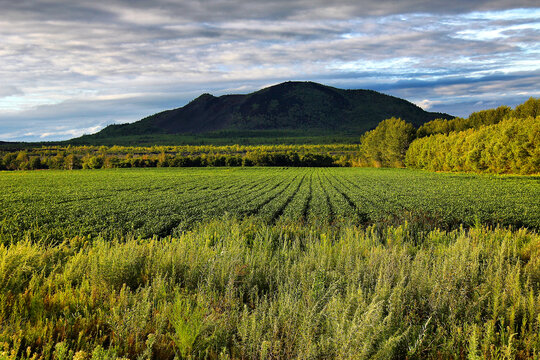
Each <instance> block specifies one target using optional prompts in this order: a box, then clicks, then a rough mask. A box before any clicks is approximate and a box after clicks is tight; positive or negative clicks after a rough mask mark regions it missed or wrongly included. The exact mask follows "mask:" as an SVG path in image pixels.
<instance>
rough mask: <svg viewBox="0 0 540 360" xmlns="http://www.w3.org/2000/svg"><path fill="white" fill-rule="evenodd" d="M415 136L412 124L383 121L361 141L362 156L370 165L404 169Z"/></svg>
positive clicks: (401, 121) (389, 120) (400, 121)
mask: <svg viewBox="0 0 540 360" xmlns="http://www.w3.org/2000/svg"><path fill="white" fill-rule="evenodd" d="M414 136H415V129H414V126H413V125H412V124H409V123H407V122H405V121H404V120H402V119H396V118H390V119H386V120H383V121H381V122H380V123H379V125H378V126H377V127H376V128H375V129H374V130H371V131H368V132H367V133H365V134H364V135H363V136H362V138H361V139H360V142H361V145H360V149H361V153H362V156H363V157H364V158H365V159H366V160H367V163H368V164H369V165H373V166H391V167H403V166H404V160H405V154H406V152H407V149H408V147H409V144H410V143H411V141H412V140H413V139H414Z"/></svg>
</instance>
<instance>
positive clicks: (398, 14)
mask: <svg viewBox="0 0 540 360" xmlns="http://www.w3.org/2000/svg"><path fill="white" fill-rule="evenodd" d="M288 80H295V81H316V82H320V83H323V84H326V85H331V86H335V87H339V88H345V89H373V90H376V91H380V92H383V93H385V94H390V95H394V96H397V97H401V98H404V99H407V100H409V101H411V102H413V103H415V104H417V105H418V106H420V107H422V108H424V109H426V110H429V111H439V112H447V113H449V114H452V115H454V116H468V115H469V114H470V113H471V112H473V111H478V110H482V109H487V108H493V107H497V106H500V105H508V106H512V107H514V106H515V105H517V104H520V103H522V102H524V101H525V100H527V99H528V98H529V97H531V96H533V97H540V2H539V1H538V0H534V1H531V0H490V1H485V0H484V1H483V0H477V1H471V0H453V1H448V0H444V1H440V0H399V1H389V0H377V1H366V0H344V1H328V0H266V1H241V0H197V1H194V0H180V1H173V0H154V1H147V0H106V1H102V0H91V1H80V0H64V1H60V0H47V1H41V0H34V1H32V0H17V1H13V0H0V141H54V140H63V139H69V138H73V137H77V136H81V135H83V134H90V133H94V132H97V131H99V130H100V129H102V128H104V127H105V126H107V125H109V124H113V123H125V122H134V121H137V120H139V119H141V118H144V117H146V116H148V115H152V114H154V113H156V112H160V111H163V110H167V109H172V108H177V107H181V106H183V105H185V104H187V103H188V102H189V101H190V100H192V99H194V98H196V97H197V96H199V95H200V94H202V93H211V94H213V95H216V96H218V95H224V94H233V93H248V92H251V91H254V90H258V89H260V88H263V87H267V86H270V85H273V84H277V83H280V82H282V81H288Z"/></svg>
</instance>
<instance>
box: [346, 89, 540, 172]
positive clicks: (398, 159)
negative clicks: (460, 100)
mask: <svg viewBox="0 0 540 360" xmlns="http://www.w3.org/2000/svg"><path fill="white" fill-rule="evenodd" d="M539 145H540V99H535V98H530V99H529V100H527V101H526V102H525V103H523V104H521V105H518V106H517V107H516V108H515V109H514V110H512V109H511V108H509V107H507V106H501V107H498V108H496V109H490V110H484V111H479V112H475V113H472V114H471V115H470V116H469V117H468V118H467V119H463V118H455V119H452V120H443V119H436V120H433V121H430V122H428V123H426V124H424V125H423V126H421V127H420V128H418V129H417V130H416V129H415V128H414V127H413V126H412V125H411V124H408V123H407V122H405V121H404V120H402V119H396V118H391V119H387V120H384V121H382V122H381V123H380V124H379V125H378V126H377V127H376V128H375V129H374V130H372V131H369V132H367V133H365V134H364V135H363V136H362V139H361V144H360V151H359V157H358V159H357V160H356V161H353V165H358V166H375V167H405V166H406V167H412V168H417V169H426V170H431V171H473V172H489V173H516V174H534V173H538V172H540V146H539Z"/></svg>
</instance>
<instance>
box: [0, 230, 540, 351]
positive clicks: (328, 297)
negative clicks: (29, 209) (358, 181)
mask: <svg viewBox="0 0 540 360" xmlns="http://www.w3.org/2000/svg"><path fill="white" fill-rule="evenodd" d="M539 334H540V236H539V235H538V234H536V233H533V232H529V231H527V230H509V229H504V228H487V227H482V226H476V227H473V228H471V229H467V230H465V229H458V230H455V231H451V232H445V231H441V230H436V229H435V230H431V231H419V230H418V228H417V227H415V226H413V225H411V224H409V223H407V222H405V223H404V224H402V225H399V226H386V227H384V228H381V226H380V225H379V226H372V227H368V228H366V229H363V228H358V227H355V226H353V225H342V226H339V227H325V226H322V227H307V226H305V225H304V226H302V225H298V224H294V223H288V224H276V225H265V224H262V223H260V222H257V221H256V220H246V221H243V222H238V221H235V220H221V221H213V222H210V223H207V224H204V225H200V226H199V227H198V228H196V229H194V230H193V231H190V232H186V233H184V234H181V235H180V236H178V237H175V238H171V237H167V238H163V239H157V238H153V239H140V238H131V239H127V240H126V239H123V240H111V239H103V238H84V237H76V238H73V239H68V240H66V241H64V242H63V243H62V244H60V245H57V246H49V245H40V244H33V243H30V242H19V243H15V244H13V245H10V246H0V359H2V360H3V359H15V358H21V359H116V358H122V357H123V358H129V359H173V358H175V357H176V358H179V359H200V358H210V359H259V358H261V359H268V358H275V359H291V358H301V359H328V358H339V359H349V358H354V359H364V358H365V359H368V358H369V359H371V358H374V359H402V358H410V359H416V358H440V359H443V358H444V359H446V358H454V359H466V358H467V359H481V358H489V359H525V358H540V335H539Z"/></svg>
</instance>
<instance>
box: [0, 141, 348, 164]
mask: <svg viewBox="0 0 540 360" xmlns="http://www.w3.org/2000/svg"><path fill="white" fill-rule="evenodd" d="M357 150H358V145H350V144H349V145H347V144H334V145H305V144H304V145H258V146H248V145H246V146H240V145H230V146H152V147H133V146H131V147H125V146H112V147H107V146H100V147H97V146H67V147H66V146H48V147H45V146H44V147H36V148H30V149H26V150H20V151H9V150H7V151H3V152H2V151H1V150H0V170H35V169H57V170H58V169H64V170H73V169H99V168H131V167H137V168H138V167H206V166H218V167H222V166H229V167H230V166H296V167H298V166H304V167H309V166H315V167H320V166H350V165H351V162H352V161H353V160H354V159H355V158H356V156H357V155H356V154H357Z"/></svg>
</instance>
